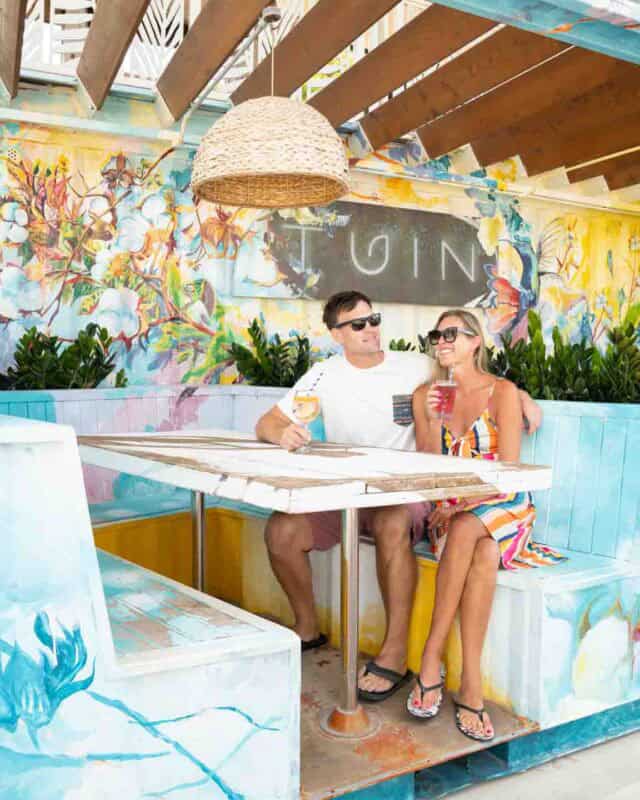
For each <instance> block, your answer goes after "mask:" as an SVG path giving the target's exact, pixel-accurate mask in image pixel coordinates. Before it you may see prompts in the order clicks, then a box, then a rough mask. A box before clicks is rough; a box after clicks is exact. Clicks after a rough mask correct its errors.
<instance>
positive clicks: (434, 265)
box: [242, 202, 495, 305]
mask: <svg viewBox="0 0 640 800" xmlns="http://www.w3.org/2000/svg"><path fill="white" fill-rule="evenodd" d="M320 213H321V219H322V224H320V225H318V224H316V223H315V222H314V223H313V224H309V225H303V224H297V223H295V222H292V221H291V220H290V219H286V218H283V217H281V216H280V214H278V213H276V214H274V215H273V216H272V217H271V219H270V221H269V224H268V231H269V232H268V234H267V236H266V237H265V239H267V240H268V241H267V244H268V246H269V248H270V250H271V253H272V255H273V256H274V258H275V259H276V262H277V264H278V267H279V272H280V274H281V275H282V282H283V284H284V285H286V287H287V288H288V292H287V294H288V296H292V295H293V296H306V297H310V298H318V299H324V298H326V297H328V296H329V295H330V294H332V293H333V292H337V291H342V290H344V289H358V290H360V291H363V292H365V293H366V294H368V295H369V296H370V297H371V298H372V299H374V300H377V301H379V302H393V303H416V304H420V305H462V304H464V303H467V302H469V301H470V300H472V299H474V298H476V297H478V296H479V295H481V294H483V293H484V292H486V290H487V275H486V271H485V266H486V265H488V264H494V263H495V257H491V256H488V255H487V254H486V253H485V251H484V250H483V248H482V245H481V244H480V241H479V239H478V236H477V228H476V227H475V226H474V225H472V224H471V223H470V222H467V221H465V220H463V219H460V218H459V217H455V216H452V215H450V214H439V213H434V212H428V211H418V210H414V209H405V208H389V207H386V206H377V205H368V204H364V203H352V202H338V203H334V204H333V205H332V206H329V207H328V208H327V209H325V210H323V211H322V212H320ZM247 289H249V287H245V291H242V294H262V292H260V291H259V290H257V291H255V292H252V291H246V290H247ZM270 294H272V292H270ZM278 295H279V296H286V295H285V294H281V293H278Z"/></svg>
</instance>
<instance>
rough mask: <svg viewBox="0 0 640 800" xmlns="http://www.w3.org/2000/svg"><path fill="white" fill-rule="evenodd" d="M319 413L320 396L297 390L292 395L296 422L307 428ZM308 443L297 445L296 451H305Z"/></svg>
mask: <svg viewBox="0 0 640 800" xmlns="http://www.w3.org/2000/svg"><path fill="white" fill-rule="evenodd" d="M319 413H320V398H319V397H318V395H317V394H315V393H314V392H311V391H304V390H301V391H297V392H296V393H295V394H294V396H293V415H294V417H295V418H296V419H297V420H298V422H299V423H300V424H301V425H302V426H303V427H304V428H307V430H308V425H309V424H310V423H311V422H313V420H314V419H315V418H316V417H317V416H318V414H319ZM308 449H309V445H303V446H302V447H299V448H298V450H297V451H296V452H298V453H305V452H307V450H308Z"/></svg>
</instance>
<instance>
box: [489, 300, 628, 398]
mask: <svg viewBox="0 0 640 800" xmlns="http://www.w3.org/2000/svg"><path fill="white" fill-rule="evenodd" d="M639 319H640V306H634V307H632V308H631V309H630V310H629V312H628V313H627V315H626V317H625V319H624V320H623V321H622V323H621V324H620V325H618V326H616V327H614V328H611V330H609V331H608V333H607V337H608V344H607V347H606V349H605V350H604V351H603V352H601V351H600V350H598V348H597V347H595V346H594V345H593V344H592V343H591V342H590V341H588V340H586V339H583V340H582V341H581V342H573V343H569V342H566V341H564V339H563V338H562V335H561V334H560V331H559V330H558V328H557V327H554V329H553V332H552V341H553V349H552V351H551V352H550V353H547V350H546V347H545V344H544V341H543V338H542V325H541V322H540V318H539V317H538V315H537V314H536V313H535V312H533V311H530V312H529V339H528V341H524V340H520V341H518V342H515V343H513V342H512V340H511V337H509V336H505V337H504V340H503V349H502V350H498V351H491V353H490V356H491V358H490V369H491V372H493V373H495V374H496V375H501V376H504V377H505V378H509V380H512V381H513V382H514V383H515V384H517V385H518V386H519V387H520V388H521V389H525V390H526V391H527V392H529V394H530V395H531V396H532V397H534V398H537V399H542V400H585V401H592V402H602V403H638V402H640V349H639V344H640V341H639V339H638V331H637V324H638V320H639Z"/></svg>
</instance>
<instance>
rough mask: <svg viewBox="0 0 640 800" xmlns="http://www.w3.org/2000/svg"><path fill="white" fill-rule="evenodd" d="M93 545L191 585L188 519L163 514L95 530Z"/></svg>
mask: <svg viewBox="0 0 640 800" xmlns="http://www.w3.org/2000/svg"><path fill="white" fill-rule="evenodd" d="M94 536H95V542H96V546H97V547H100V548H102V549H103V550H106V551H107V552H108V553H113V554H114V555H116V556H120V557H121V558H126V559H127V560H128V561H133V563H134V564H139V565H140V566H141V567H146V568H147V569H151V570H153V571H154V572H159V573H160V574H161V575H166V576H167V577H168V578H173V580H176V581H180V582H181V583H186V584H191V570H192V567H191V518H190V515H189V514H163V515H161V516H158V517H147V518H145V519H134V520H124V521H122V522H115V523H112V524H109V525H101V526H100V527H97V528H95V529H94Z"/></svg>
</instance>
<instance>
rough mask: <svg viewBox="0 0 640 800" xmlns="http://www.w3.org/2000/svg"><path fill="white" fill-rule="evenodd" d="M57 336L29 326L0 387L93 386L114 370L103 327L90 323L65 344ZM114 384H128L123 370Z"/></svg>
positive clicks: (51, 387) (0, 381) (48, 387)
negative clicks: (12, 364) (13, 362)
mask: <svg viewBox="0 0 640 800" xmlns="http://www.w3.org/2000/svg"><path fill="white" fill-rule="evenodd" d="M63 344H64V343H63V342H62V341H61V340H60V339H59V338H58V337H57V336H48V335H47V334H46V333H42V331H38V330H37V329H36V328H30V329H29V330H27V331H26V332H25V333H24V334H23V336H22V337H21V339H20V341H19V342H18V345H17V347H16V351H15V354H14V360H15V365H14V366H13V367H9V369H8V370H7V374H6V375H0V389H7V390H11V389H23V390H31V389H93V388H95V387H96V386H98V385H99V384H100V383H101V382H102V381H103V380H104V379H105V378H106V377H107V376H108V375H110V374H111V373H112V372H113V370H114V362H115V358H116V357H115V354H113V353H110V352H109V350H110V347H111V344H112V339H111V337H110V336H109V333H108V331H107V330H106V328H101V327H99V326H98V325H96V324H95V323H93V322H92V323H90V324H89V325H87V327H86V328H85V329H84V330H82V331H80V333H79V334H78V336H77V338H76V339H75V341H73V342H71V344H69V345H68V347H63ZM115 385H116V386H117V387H122V386H126V385H127V379H126V377H125V374H124V370H120V371H119V372H118V373H117V374H116V379H115Z"/></svg>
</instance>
